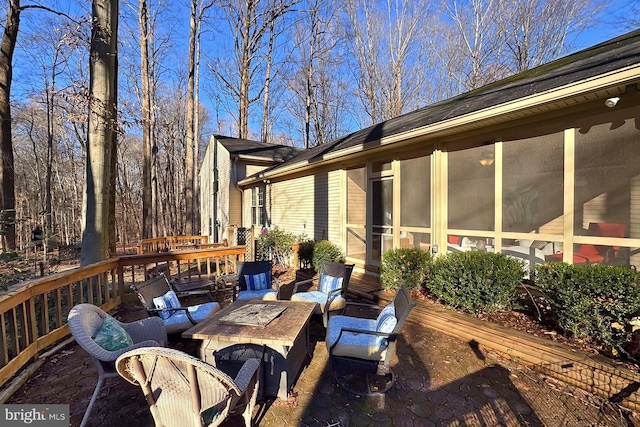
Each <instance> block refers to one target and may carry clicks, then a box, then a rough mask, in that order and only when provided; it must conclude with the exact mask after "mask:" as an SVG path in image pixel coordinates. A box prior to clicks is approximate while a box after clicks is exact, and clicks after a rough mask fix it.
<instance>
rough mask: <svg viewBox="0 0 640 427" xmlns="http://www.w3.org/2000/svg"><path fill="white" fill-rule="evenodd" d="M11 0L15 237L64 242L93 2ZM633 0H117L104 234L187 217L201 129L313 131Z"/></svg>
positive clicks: (406, 104)
mask: <svg viewBox="0 0 640 427" xmlns="http://www.w3.org/2000/svg"><path fill="white" fill-rule="evenodd" d="M8 3H9V4H8V5H7V14H6V15H5V16H4V17H3V21H2V28H3V30H6V29H7V28H8V26H9V23H11V22H12V21H11V16H12V15H11V13H12V10H13V9H15V8H16V7H17V8H18V9H17V10H19V12H20V13H19V15H20V27H19V31H18V33H17V42H16V47H15V53H14V55H13V61H12V64H13V69H12V72H13V75H12V77H11V76H10V80H11V82H12V91H11V99H10V102H11V115H10V120H11V141H10V143H11V149H12V151H13V156H14V159H13V172H14V177H15V187H14V188H15V209H16V212H15V217H16V218H17V219H18V221H17V224H16V246H17V248H18V249H24V248H25V247H26V246H28V245H30V244H32V242H31V231H32V230H33V228H34V227H35V226H36V225H40V226H42V227H43V229H44V230H45V236H46V239H47V240H50V241H55V242H57V243H60V244H77V243H79V241H80V239H81V236H82V210H83V191H84V188H85V184H86V182H85V169H86V158H87V138H88V131H89V128H88V112H89V111H90V110H91V111H93V110H92V109H93V108H94V106H92V105H91V102H89V100H90V99H94V98H92V96H91V95H90V90H89V87H90V85H89V58H90V55H89V52H90V50H91V49H90V46H91V30H92V27H91V22H92V20H91V16H92V12H91V6H92V5H91V4H89V3H88V2H86V1H81V0H69V1H48V2H46V4H45V5H44V6H43V4H44V3H38V2H27V1H24V0H23V1H22V2H20V1H19V0H11V1H10V2H8ZM100 3H103V4H106V3H108V4H112V5H116V4H117V3H118V2H117V1H115V0H111V1H104V0H101V1H94V2H93V6H94V7H95V6H96V4H98V5H99V4H100ZM639 3H640V2H639V1H629V2H627V3H626V4H625V8H624V10H611V9H610V8H611V7H612V4H614V3H610V2H599V1H592V0H532V1H522V0H434V1H425V0H422V1H418V0H406V1H401V0H387V1H376V2H373V1H369V0H344V1H334V0H306V1H303V0H260V1H258V0H214V1H210V0H206V1H205V0H192V1H187V0H181V1H175V2H174V1H171V0H163V1H153V0H140V1H130V0H129V1H124V0H123V1H121V2H120V4H119V6H120V8H119V16H120V18H119V24H118V25H119V28H118V55H117V62H118V66H117V70H116V75H117V81H118V85H117V104H116V105H117V122H116V123H113V124H112V126H113V129H114V130H115V131H117V138H116V140H117V151H116V153H117V154H116V163H115V165H116V174H115V188H114V190H115V218H114V219H115V231H116V233H115V234H116V235H115V238H116V240H117V244H118V249H121V248H124V247H125V246H127V245H134V244H135V243H137V242H138V240H139V239H140V238H141V237H152V236H160V235H184V234H200V230H199V229H198V227H199V219H198V206H199V205H198V188H197V181H198V179H197V174H198V165H199V159H200V158H201V156H202V154H203V151H204V147H205V146H206V144H207V142H208V140H209V137H210V135H212V134H223V135H229V136H235V137H239V138H248V139H256V140H262V141H266V142H271V143H279V144H286V145H296V146H300V147H313V146H316V145H318V144H322V143H325V142H327V141H330V140H332V139H334V138H337V137H340V136H343V135H345V134H347V133H348V132H351V131H354V130H357V129H360V128H362V127H366V126H369V125H372V124H376V123H379V122H380V121H384V120H387V119H390V118H393V117H396V116H399V115H401V114H403V113H406V112H408V111H412V110H414V109H417V108H420V107H423V106H425V105H428V104H431V103H434V102H437V101H440V100H443V99H447V98H450V97H452V96H455V95H457V94H460V93H463V92H467V91H470V90H473V89H475V88H478V87H480V86H483V85H485V84H487V83H490V82H492V81H495V80H498V79H501V78H504V77H507V76H509V75H512V74H515V73H518V72H521V71H524V70H527V69H530V68H533V67H535V66H538V65H540V64H543V63H546V62H548V61H550V60H553V59H555V58H558V57H561V56H563V55H564V54H566V53H568V52H571V51H575V50H576V48H582V47H585V46H579V45H576V40H577V39H576V37H577V36H579V35H580V34H581V33H583V32H584V31H585V30H588V29H589V28H592V27H594V26H595V25H596V24H597V23H598V22H601V20H602V19H603V16H608V17H609V18H608V19H611V17H615V16H616V14H619V15H618V16H619V17H622V16H624V20H622V21H621V22H622V23H617V24H616V28H615V30H616V31H618V34H622V33H624V32H625V31H626V30H628V29H631V28H634V27H635V26H637V25H638V23H639V21H640V20H639V19H638V16H639V15H640V5H639ZM616 4H618V3H616ZM618 7H619V4H618ZM14 12H15V11H14ZM9 27H10V26H9ZM5 37H6V34H5ZM92 52H93V51H92ZM5 53H6V49H5V44H4V39H3V54H5ZM4 56H6V55H3V57H4ZM5 62H6V61H5ZM10 62H11V61H10ZM4 66H6V64H4V65H3V67H4ZM3 69H4V68H2V69H0V71H3ZM3 72H4V71H3ZM0 77H2V75H1V74H0ZM1 106H2V104H1V103H0V107H1ZM3 120H6V116H3ZM2 142H3V144H5V145H4V147H5V148H6V143H7V142H6V137H4V136H3V141H2ZM5 154H6V151H5ZM4 160H5V162H6V155H5V156H4ZM3 165H4V166H3V171H2V172H3V174H5V175H6V171H7V169H6V167H7V166H6V163H3ZM8 194H9V192H8V191H4V192H3V197H4V196H6V195H8ZM1 208H4V209H7V208H10V201H6V200H4V199H3V205H2V206H1Z"/></svg>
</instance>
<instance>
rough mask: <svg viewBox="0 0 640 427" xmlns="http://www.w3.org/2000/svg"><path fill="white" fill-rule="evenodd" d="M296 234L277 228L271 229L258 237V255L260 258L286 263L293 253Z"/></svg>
mask: <svg viewBox="0 0 640 427" xmlns="http://www.w3.org/2000/svg"><path fill="white" fill-rule="evenodd" d="M295 241H296V236H294V235H293V233H289V232H287V231H284V230H279V229H277V228H275V229H273V230H269V231H268V232H266V233H264V234H260V237H258V243H257V245H256V255H257V259H259V260H271V259H272V260H274V261H275V262H276V263H285V260H288V259H289V257H290V256H291V254H292V253H293V247H292V246H293V244H294V243H295Z"/></svg>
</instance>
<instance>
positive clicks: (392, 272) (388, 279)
mask: <svg viewBox="0 0 640 427" xmlns="http://www.w3.org/2000/svg"><path fill="white" fill-rule="evenodd" d="M430 266H431V254H430V253H429V252H428V251H422V250H420V249H415V248H400V249H391V250H388V251H386V252H385V253H383V254H382V263H381V264H380V281H381V282H382V288H383V289H384V290H392V289H398V288H400V286H402V285H406V286H407V288H409V289H411V288H415V287H419V286H421V285H422V284H423V283H424V281H425V278H426V277H427V275H428V273H429V267H430Z"/></svg>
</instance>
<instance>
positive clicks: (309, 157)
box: [203, 31, 640, 271]
mask: <svg viewBox="0 0 640 427" xmlns="http://www.w3.org/2000/svg"><path fill="white" fill-rule="evenodd" d="M639 85H640V31H635V32H632V33H629V34H626V35H624V36H621V37H618V38H616V39H613V40H610V41H608V42H605V43H602V44H599V45H597V46H594V47H591V48H588V49H585V50H583V51H580V52H578V53H575V54H572V55H570V56H567V57H565V58H562V59H559V60H557V61H554V62H551V63H549V64H546V65H543V66H540V67H537V68H535V69H532V70H528V71H526V72H523V73H520V74H518V75H515V76H512V77H509V78H506V79H504V80H501V81H498V82H495V83H492V84H489V85H487V86H484V87H482V88H479V89H477V90H474V91H471V92H468V93H464V94H461V95H459V96H456V97H453V98H450V99H447V100H445V101H442V102H438V103H436V104H432V105H429V106H426V107H424V108H421V109H419V110H416V111H413V112H410V113H407V114H405V115H403V116H400V117H397V118H394V119H391V120H388V121H385V122H382V123H379V124H376V125H374V126H371V127H369V128H366V129H362V130H359V131H357V132H354V133H352V134H349V135H347V136H345V137H343V138H340V139H337V140H334V141H332V142H330V143H328V144H324V145H321V146H318V147H315V148H313V149H310V150H306V151H302V152H300V153H299V154H297V155H295V156H292V157H290V158H288V159H282V160H283V161H282V162H279V163H277V164H273V165H269V166H268V167H265V168H264V169H263V170H261V171H260V172H258V173H254V174H249V173H247V174H245V175H244V176H238V181H237V184H238V186H237V188H238V191H241V192H242V193H243V194H244V197H243V198H242V200H241V201H240V203H241V205H242V210H243V212H244V214H243V216H242V223H241V224H242V225H244V226H248V225H250V224H258V223H260V221H261V219H260V218H252V217H251V215H249V212H251V209H253V207H254V204H255V203H254V202H253V195H254V194H256V192H258V193H259V191H261V190H260V188H264V190H263V191H264V194H265V200H264V206H265V209H266V215H267V217H268V218H269V222H270V224H271V225H274V226H278V227H280V228H282V229H284V230H287V231H290V232H293V233H296V234H299V233H305V234H306V235H308V236H309V237H313V238H315V239H329V240H331V241H332V242H334V243H336V244H338V245H340V246H341V247H342V248H343V249H344V251H345V253H346V256H347V260H348V261H349V262H354V263H356V265H357V266H359V267H361V268H366V269H368V270H372V271H375V270H377V268H378V266H379V265H380V259H381V254H382V253H383V252H384V251H385V250H387V249H390V248H397V247H416V248H423V249H428V250H431V251H432V252H433V253H436V254H440V253H444V252H447V251H465V250H483V251H498V252H504V253H507V254H508V255H510V256H515V257H518V258H521V259H523V260H525V261H526V262H527V264H528V265H531V264H532V263H539V262H545V261H548V260H565V261H567V262H579V263H582V262H607V263H616V264H622V265H633V266H638V265H640V249H639V248H640V87H639ZM203 199H204V196H203ZM236 200H238V198H236ZM203 216H204V215H203ZM236 218H238V217H236ZM230 221H236V219H235V218H234V219H230Z"/></svg>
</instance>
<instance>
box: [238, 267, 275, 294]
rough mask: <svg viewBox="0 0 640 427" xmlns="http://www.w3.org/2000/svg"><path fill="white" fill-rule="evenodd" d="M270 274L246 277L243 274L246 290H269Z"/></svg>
mask: <svg viewBox="0 0 640 427" xmlns="http://www.w3.org/2000/svg"><path fill="white" fill-rule="evenodd" d="M270 276H271V273H269V272H264V273H260V274H254V275H252V276H247V275H246V274H245V276H244V281H245V282H246V283H247V290H249V291H264V290H265V289H271V277H270Z"/></svg>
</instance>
